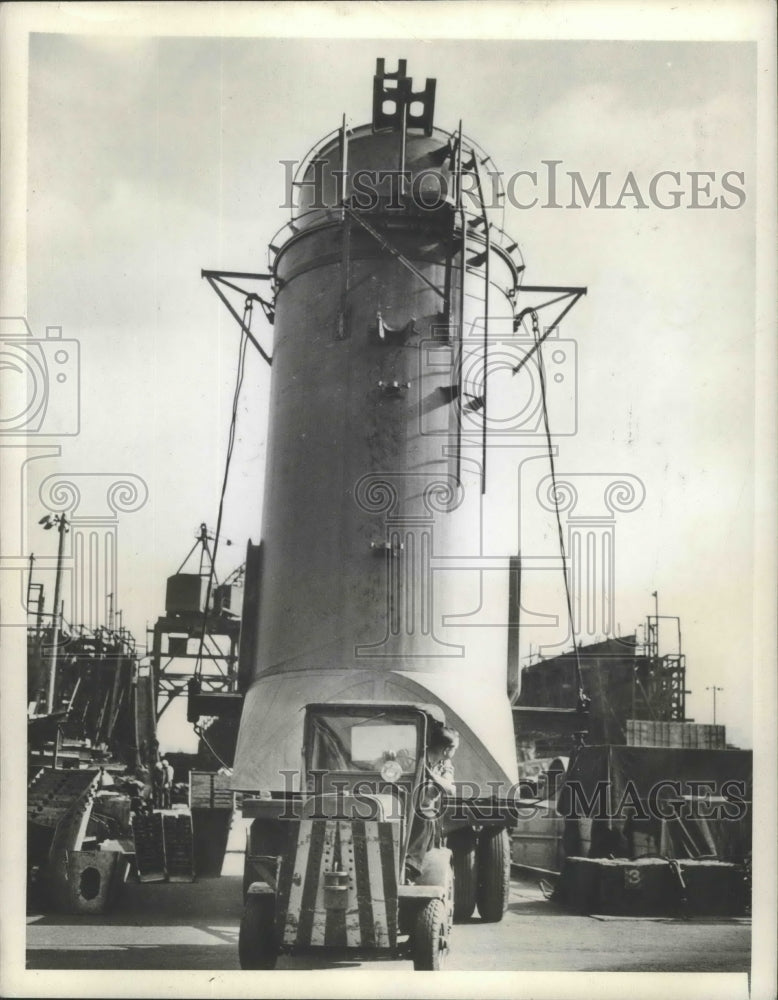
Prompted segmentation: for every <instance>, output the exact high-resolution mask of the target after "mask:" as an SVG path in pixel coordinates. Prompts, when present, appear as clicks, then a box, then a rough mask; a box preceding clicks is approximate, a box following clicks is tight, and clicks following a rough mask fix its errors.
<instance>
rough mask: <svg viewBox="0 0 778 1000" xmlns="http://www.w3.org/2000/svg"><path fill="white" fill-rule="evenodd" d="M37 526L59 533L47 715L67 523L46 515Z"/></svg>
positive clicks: (54, 677) (53, 675) (52, 684)
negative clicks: (55, 527)
mask: <svg viewBox="0 0 778 1000" xmlns="http://www.w3.org/2000/svg"><path fill="white" fill-rule="evenodd" d="M38 524H42V525H43V528H44V531H50V530H51V529H52V528H53V527H54V525H56V526H57V531H58V532H59V545H58V546H57V573H56V576H55V577H54V604H53V605H52V614H51V617H52V622H53V626H54V628H53V630H52V632H53V634H52V639H51V652H50V655H49V684H48V690H47V692H46V712H47V714H48V715H51V713H52V712H53V711H54V694H55V687H56V683H57V653H58V650H59V621H60V619H61V618H62V615H61V612H60V606H59V591H60V586H61V584H62V557H63V554H64V551H65V534H66V533H67V530H68V521H67V517H66V516H65V514H64V513H63V514H55V515H54V517H52V516H51V514H47V515H46V516H45V517H42V518H41V519H40V521H38Z"/></svg>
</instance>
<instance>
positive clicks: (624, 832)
mask: <svg viewBox="0 0 778 1000" xmlns="http://www.w3.org/2000/svg"><path fill="white" fill-rule="evenodd" d="M752 770H753V763H752V754H751V751H747V750H686V749H675V748H665V747H629V746H599V747H585V748H583V749H582V750H580V751H579V753H578V754H577V755H576V757H575V758H574V760H573V761H572V762H571V765H570V768H569V770H568V772H567V775H566V777H565V781H564V784H563V785H562V788H561V790H560V794H559V800H558V809H559V812H560V813H561V814H562V815H563V816H565V817H566V818H567V820H568V823H567V826H566V830H565V841H566V843H565V853H566V854H567V856H568V857H569V856H570V855H572V854H579V853H581V854H583V856H587V857H605V856H608V855H613V856H614V857H636V856H640V855H645V854H652V853H662V854H673V855H674V856H691V857H694V856H698V857H699V856H711V855H712V856H716V857H719V858H725V859H733V860H734V859H738V858H743V857H745V856H746V855H747V854H748V853H749V852H750V844H751V808H750V803H751V797H752Z"/></svg>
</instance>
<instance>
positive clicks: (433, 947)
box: [413, 899, 448, 972]
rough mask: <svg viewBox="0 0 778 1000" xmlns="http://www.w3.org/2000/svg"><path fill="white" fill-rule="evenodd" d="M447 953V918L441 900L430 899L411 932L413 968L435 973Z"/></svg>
mask: <svg viewBox="0 0 778 1000" xmlns="http://www.w3.org/2000/svg"><path fill="white" fill-rule="evenodd" d="M447 953H448V918H447V914H446V904H445V903H444V902H443V900H442V899H431V900H430V901H429V902H428V903H426V904H425V905H424V906H423V907H422V908H421V909H420V910H419V912H418V913H417V915H416V926H415V927H414V931H413V967H414V969H415V970H416V971H417V972H437V971H438V969H440V968H441V967H442V965H443V962H444V961H445V958H446V954H447Z"/></svg>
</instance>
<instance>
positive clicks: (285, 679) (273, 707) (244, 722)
mask: <svg viewBox="0 0 778 1000" xmlns="http://www.w3.org/2000/svg"><path fill="white" fill-rule="evenodd" d="M351 699H358V700H361V699H365V700H374V701H398V702H414V703H415V702H431V703H433V704H436V705H439V706H440V707H441V708H442V709H443V711H444V712H445V715H446V721H447V722H448V724H449V725H451V726H454V727H455V728H456V729H457V730H459V734H460V744H459V748H458V750H457V753H456V756H455V758H454V768H455V774H456V779H457V781H465V780H467V781H471V782H473V783H474V784H475V785H477V786H478V788H479V789H480V794H482V795H489V794H492V792H493V791H496V789H493V788H491V787H490V786H489V785H488V782H499V783H501V785H502V788H503V789H504V790H503V792H502V794H503V795H507V794H508V791H509V788H510V787H511V785H512V784H513V783H514V782H516V781H517V778H518V775H517V771H516V752H515V747H514V737H513V724H512V719H511V709H510V704H509V702H508V699H507V697H506V695H505V694H504V693H503V692H499V693H497V692H495V691H494V690H493V688H492V687H490V686H488V685H484V686H483V687H478V686H464V685H462V684H458V683H457V682H456V681H455V680H452V679H449V678H446V677H442V676H440V675H438V674H432V673H424V672H414V673H408V672H403V671H398V670H387V671H381V672H376V671H372V670H364V671H359V670H346V671H324V670H320V671H316V672H315V674H313V675H312V674H311V673H310V672H304V671H300V672H299V673H291V672H287V673H283V674H274V675H270V676H266V677H260V678H259V680H257V681H255V682H254V684H253V685H252V687H251V688H250V689H249V691H248V692H247V694H246V699H245V702H244V706H243V715H242V718H241V723H240V731H239V734H238V746H237V750H236V753H235V770H234V774H233V778H232V787H233V789H237V790H241V791H255V790H261V789H267V790H271V791H275V790H283V789H284V788H285V787H286V778H285V776H284V773H283V772H284V771H292V770H297V769H299V767H300V762H301V748H302V740H303V709H304V707H305V705H307V704H310V703H312V702H316V701H327V702H336V701H345V700H351ZM296 787H299V786H297V785H296V784H295V783H294V782H292V784H291V786H290V788H292V789H293V788H296Z"/></svg>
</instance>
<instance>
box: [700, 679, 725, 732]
mask: <svg viewBox="0 0 778 1000" xmlns="http://www.w3.org/2000/svg"><path fill="white" fill-rule="evenodd" d="M705 690H706V691H712V692H713V725H714V726H715V725H716V692H717V691H723V690H724V688H723V687H715V686H714V685H711V686H710V687H706V688H705Z"/></svg>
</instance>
